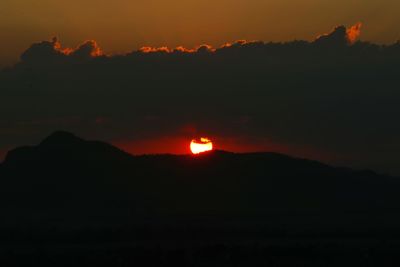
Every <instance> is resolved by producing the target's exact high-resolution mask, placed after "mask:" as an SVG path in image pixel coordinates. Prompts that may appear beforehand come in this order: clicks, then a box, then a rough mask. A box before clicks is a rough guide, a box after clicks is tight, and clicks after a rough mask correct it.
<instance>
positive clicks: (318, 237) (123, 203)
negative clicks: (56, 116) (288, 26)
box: [0, 132, 400, 266]
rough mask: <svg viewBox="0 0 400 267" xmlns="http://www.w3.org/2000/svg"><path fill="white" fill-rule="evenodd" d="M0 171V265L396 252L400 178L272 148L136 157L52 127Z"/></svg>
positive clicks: (308, 260) (351, 257)
mask: <svg viewBox="0 0 400 267" xmlns="http://www.w3.org/2000/svg"><path fill="white" fill-rule="evenodd" d="M0 178H1V179H0V183H1V185H0V190H1V194H0V208H1V211H2V221H1V222H0V234H1V236H2V239H1V242H0V247H1V248H2V250H1V251H2V252H0V263H2V264H5V265H10V264H11V263H13V264H14V263H16V262H17V263H18V264H25V265H26V264H28V265H29V264H32V262H40V264H42V265H43V264H49V266H52V264H53V263H54V261H56V262H57V263H58V265H60V264H61V265H60V266H70V265H68V264H69V263H68V261H65V259H71V260H73V261H74V264H73V265H74V266H117V265H115V264H117V263H121V262H123V263H125V264H128V263H130V262H136V263H141V264H150V265H151V266H168V265H169V264H174V265H177V266H189V265H190V266H198V265H196V264H197V263H199V262H203V263H209V264H211V266H221V264H222V263H224V264H227V265H224V266H232V264H235V265H236V266H248V264H260V263H263V262H264V263H265V260H266V259H268V262H269V263H271V264H272V263H273V264H283V263H285V264H286V265H285V266H292V265H293V266H294V265H296V266H297V264H298V263H299V262H302V263H303V264H306V265H305V266H323V265H321V264H327V263H329V264H331V265H332V264H333V262H339V263H338V266H344V265H342V264H343V263H344V262H346V263H349V264H350V263H357V264H358V263H360V262H362V261H363V260H365V255H367V256H368V257H374V258H377V259H378V262H379V263H380V265H381V266H383V265H382V264H383V263H384V262H392V261H391V259H392V257H395V255H396V253H397V251H399V248H398V246H396V245H393V244H395V243H390V242H388V241H387V240H398V237H399V236H400V235H399V234H400V231H399V227H398V225H399V223H400V216H399V212H398V206H399V204H400V195H399V194H398V192H399V189H400V180H399V179H398V178H396V177H389V176H383V175H378V174H376V173H374V172H372V171H355V170H351V169H347V168H337V167H332V166H329V165H326V164H323V163H320V162H316V161H311V160H306V159H298V158H293V157H290V156H286V155H282V154H277V153H245V154H236V153H231V152H226V151H211V152H207V153H204V154H200V155H196V156H193V155H145V156H133V155H130V154H128V153H125V152H124V151H121V150H120V149H118V148H115V147H113V146H111V145H109V144H107V143H104V142H98V141H86V140H84V139H81V138H79V137H76V136H75V135H73V134H71V133H68V132H55V133H53V134H52V135H50V136H49V137H47V138H45V139H44V140H43V141H42V142H41V143H40V144H38V145H37V146H29V147H28V146H27V147H20V148H16V149H14V150H12V151H10V152H9V153H8V155H7V157H6V159H5V161H4V162H3V163H2V164H1V165H0ZM310 238H311V239H310ZM271 240H272V241H271ZM276 240H278V241H276ZM310 240H311V241H310ZM327 240H328V241H327ZM332 240H334V241H332ZM348 240H352V241H351V242H352V243H346V242H349V241H348ZM365 240H370V241H368V242H373V243H372V245H371V244H370V243H368V244H369V245H366V243H365V242H366V241H365ZM371 240H373V241H371ZM374 240H386V241H385V243H384V244H385V245H382V243H376V242H377V241H374ZM282 242H283V243H282ZM326 242H328V243H326ZM332 242H333V243H332ZM374 242H375V243H374ZM72 244H74V245H72ZM227 244H231V245H227ZM249 244H253V245H249ZM256 244H258V245H256ZM323 244H325V245H323ZM326 244H329V245H326ZM343 244H345V245H343ZM349 244H350V245H349ZM255 245H256V246H255ZM10 246H12V247H13V249H11V248H10ZM132 246H133V247H132ZM149 246H150V248H149ZM160 246H161V247H160ZM165 246H166V247H165ZM249 246H250V247H249ZM382 246H383V247H382ZM27 248H29V249H27ZM366 249H369V250H368V252H366ZM372 249H373V250H372ZM379 249H381V250H379ZM7 251H12V253H8V254H7ZM349 251H351V253H350V252H349ZM371 251H374V252H373V253H372V252H371ZM379 251H380V252H379ZM382 251H384V252H382ZM387 251H389V252H390V253H392V254H390V253H389V252H387ZM332 253H333V254H332ZM371 253H372V254H371ZM115 255H117V256H118V257H119V258H118V257H117V258H115V257H116V256H115ZM146 255H147V256H146ZM332 255H335V257H334V258H332ZM114 256H115V257H114ZM195 263H196V264H195ZM18 264H16V265H18ZM212 264H214V265H212ZM215 264H216V265H215ZM312 264H314V265H312ZM14 265H15V264H14ZM331 265H330V266H331ZM118 266H120V265H118ZM200 266H203V265H200ZM333 266H335V265H333ZM353 266H354V265H353Z"/></svg>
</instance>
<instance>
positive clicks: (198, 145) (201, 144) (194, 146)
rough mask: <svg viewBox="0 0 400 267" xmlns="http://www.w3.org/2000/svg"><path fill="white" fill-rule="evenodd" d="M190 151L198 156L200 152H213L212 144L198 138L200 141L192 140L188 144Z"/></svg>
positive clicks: (207, 140) (209, 141) (206, 139)
mask: <svg viewBox="0 0 400 267" xmlns="http://www.w3.org/2000/svg"><path fill="white" fill-rule="evenodd" d="M190 150H191V151H192V153H193V154H200V153H202V152H206V151H211V150H213V143H212V142H211V140H210V139H208V138H204V137H202V138H200V140H196V139H193V140H192V142H191V143H190Z"/></svg>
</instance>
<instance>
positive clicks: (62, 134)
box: [40, 131, 84, 146]
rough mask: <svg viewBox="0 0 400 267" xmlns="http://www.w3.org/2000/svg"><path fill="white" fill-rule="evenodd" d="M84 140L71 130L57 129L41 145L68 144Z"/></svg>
mask: <svg viewBox="0 0 400 267" xmlns="http://www.w3.org/2000/svg"><path fill="white" fill-rule="evenodd" d="M83 141H84V140H83V139H81V138H79V137H77V136H76V135H74V134H72V133H70V132H67V131H56V132H54V133H52V134H51V135H49V136H48V137H46V138H45V139H44V140H43V141H42V142H40V146H68V145H72V144H76V143H81V142H83Z"/></svg>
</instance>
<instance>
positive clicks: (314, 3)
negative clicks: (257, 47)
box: [0, 0, 400, 67]
mask: <svg viewBox="0 0 400 267" xmlns="http://www.w3.org/2000/svg"><path fill="white" fill-rule="evenodd" d="M356 22H362V23H363V25H364V26H363V29H364V33H363V36H362V39H363V40H366V41H372V42H375V43H393V42H395V41H397V40H398V39H400V30H399V27H398V25H399V23H400V2H399V1H398V0H379V1H377V0H336V1H330V0H202V1H192V0H189V1H182V0H171V1H163V0H146V1H129V0H113V1H110V0H85V1H80V0H70V1H68V2H62V1H53V0H40V1H37V0H2V1H0V40H1V42H0V66H3V67H4V66H7V65H10V64H13V63H15V62H16V61H17V60H18V58H19V55H20V54H21V53H22V52H23V51H24V50H25V49H26V48H27V47H28V46H29V45H30V44H31V43H34V42H38V41H41V40H47V39H49V38H51V37H52V36H58V37H59V38H60V39H62V40H63V43H64V44H65V45H66V46H70V47H75V46H77V45H78V44H79V43H80V42H81V41H82V40H87V39H94V40H96V41H97V42H98V43H99V44H100V45H101V47H102V48H103V50H104V51H105V52H106V53H125V52H128V51H131V50H133V49H136V48H139V47H141V46H145V45H151V46H164V45H166V46H171V47H175V46H178V45H183V46H186V47H193V46H196V45H199V44H203V43H207V44H211V45H213V46H219V45H221V44H223V43H225V42H230V41H234V40H238V39H247V40H262V41H290V40H294V39H301V40H311V39H313V38H314V37H315V35H317V34H320V33H323V32H326V31H327V30H328V29H331V28H333V27H335V26H336V25H340V24H343V25H353V24H355V23H356Z"/></svg>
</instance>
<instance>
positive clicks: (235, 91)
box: [0, 26, 400, 175]
mask: <svg viewBox="0 0 400 267" xmlns="http://www.w3.org/2000/svg"><path fill="white" fill-rule="evenodd" d="M358 34H359V28H358V27H353V28H347V29H346V28H345V27H343V26H340V27H337V28H336V29H335V30H333V31H332V32H331V33H329V34H325V35H321V36H319V37H317V38H316V39H315V40H314V41H292V42H285V43H264V42H246V41H238V42H236V43H232V44H227V45H225V46H222V47H220V48H217V49H214V48H212V47H208V46H200V47H198V48H196V49H194V50H185V49H184V48H180V49H175V50H174V49H166V48H163V49H156V48H150V47H148V48H144V49H142V50H141V51H140V50H139V51H133V52H130V53H126V54H123V55H118V56H117V55H114V56H112V55H108V54H104V53H103V52H102V50H101V48H100V47H99V46H98V44H97V43H96V42H95V41H86V42H84V43H83V44H82V45H80V46H79V47H78V48H75V49H67V48H64V47H63V46H62V45H61V43H60V42H59V41H58V40H56V39H54V40H51V41H43V42H40V43H36V44H33V45H32V46H31V47H30V48H29V49H27V50H26V51H25V52H24V53H23V54H22V55H21V60H20V62H19V63H18V64H17V65H15V66H14V67H10V68H7V69H5V70H4V71H2V72H0V84H1V88H0V151H1V153H3V155H4V153H5V152H6V151H7V150H8V149H10V148H13V147H15V146H17V145H25V144H34V143H37V142H39V141H40V140H41V139H42V138H44V137H45V136H46V135H48V134H50V133H51V132H52V131H54V130H59V129H62V130H68V131H72V132H74V133H76V134H77V135H80V136H82V137H85V138H88V139H101V140H105V141H108V142H112V143H113V144H116V145H118V146H119V147H121V148H123V149H125V150H127V151H129V152H132V153H135V154H141V153H165V152H169V153H188V152H189V150H188V148H189V147H188V145H189V142H190V140H191V139H192V138H194V137H198V136H207V137H210V138H211V139H213V140H214V142H215V144H216V146H217V148H220V149H224V150H231V151H236V152H243V151H277V152H283V153H286V154H291V155H295V156H300V157H307V158H312V159H318V160H322V161H325V162H328V163H333V164H336V165H345V166H351V167H356V168H369V169H374V170H377V171H380V172H384V173H392V174H397V175H399V174H400V157H398V153H399V152H400V139H399V136H400V126H399V123H398V118H399V116H400V106H399V104H398V103H399V101H400V91H399V89H398V88H399V77H400V64H399V63H400V44H399V43H395V44H392V45H376V44H372V43H368V42H362V41H356V39H357V37H358ZM350 37H351V38H350ZM349 38H350V39H351V40H350V39H349Z"/></svg>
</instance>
